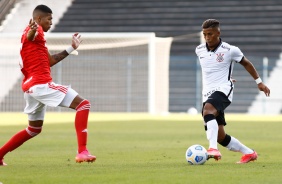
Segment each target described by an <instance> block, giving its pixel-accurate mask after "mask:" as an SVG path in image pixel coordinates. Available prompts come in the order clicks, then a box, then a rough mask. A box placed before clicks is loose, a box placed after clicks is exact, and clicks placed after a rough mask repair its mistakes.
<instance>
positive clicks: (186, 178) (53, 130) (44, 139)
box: [0, 113, 282, 184]
mask: <svg viewBox="0 0 282 184" xmlns="http://www.w3.org/2000/svg"><path fill="white" fill-rule="evenodd" d="M226 118H227V121H228V125H227V126H226V132H227V133H229V134H231V135H233V136H234V137H236V138H238V139H239V140H240V141H241V142H243V143H245V144H246V145H248V146H249V147H251V148H254V149H255V150H256V151H257V152H258V154H259V158H258V160H257V161H256V162H251V163H249V164H235V162H236V161H238V160H239V159H240V157H241V153H235V152H230V151H228V150H226V149H225V148H223V147H221V146H219V148H220V151H221V153H222V155H223V156H222V160H220V161H218V162H216V161H214V160H209V161H207V162H206V163H205V164H204V165H199V166H192V165H189V164H188V163H186V160H185V151H186V149H187V148H188V147H189V146H190V145H192V144H196V143H197V144H201V145H203V146H205V147H207V145H208V142H207V140H206V135H205V131H204V129H203V123H202V120H201V117H200V116H189V115H187V114H173V115H168V116H151V115H147V114H99V113H93V114H91V115H90V117H89V127H88V131H89V139H88V143H89V144H88V148H89V150H90V151H91V152H92V153H93V154H94V155H96V156H97V160H96V162H95V163H93V164H88V163H81V164H78V163H75V161H74V157H75V154H76V137H75V130H74V125H73V123H72V122H73V119H74V113H62V114H56V113H47V116H46V120H45V124H44V127H43V131H42V133H41V134H40V135H39V136H37V137H36V138H34V139H31V140H30V141H28V142H26V143H25V144H24V145H23V146H21V147H20V148H19V149H17V150H15V151H13V152H11V153H9V154H8V155H6V157H5V162H6V163H7V164H8V166H7V167H0V183H3V184H25V183H34V184H38V183H40V184H78V183H79V184H88V183H89V184H90V183H91V184H92V183H97V184H103V183H105V184H106V183H107V184H109V183H120V184H132V183H134V184H141V183H142V184H145V183H146V184H150V183H152V184H158V183H162V184H164V183H165V184H167V183H171V184H177V183H179V184H183V183H189V184H193V183H197V184H207V183H209V184H213V183H217V184H268V183H269V184H276V183H277V184H278V183H279V184H280V183H281V180H282V176H281V173H282V166H281V165H282V158H281V144H282V134H281V130H282V123H281V122H282V116H246V115H229V114H227V115H226ZM0 119H1V122H0V135H1V136H0V137H1V138H0V145H3V144H4V143H5V142H6V141H7V140H8V139H9V138H10V137H11V136H12V135H13V134H14V133H16V132H17V131H19V130H22V129H23V128H25V127H26V122H27V120H26V119H27V117H26V115H24V114H11V113H2V114H0Z"/></svg>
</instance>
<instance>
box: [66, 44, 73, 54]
mask: <svg viewBox="0 0 282 184" xmlns="http://www.w3.org/2000/svg"><path fill="white" fill-rule="evenodd" d="M74 50H75V49H74V48H73V47H72V46H69V47H68V48H67V49H66V51H67V53H68V54H71V53H72V52H73V51H74Z"/></svg>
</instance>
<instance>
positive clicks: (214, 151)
mask: <svg viewBox="0 0 282 184" xmlns="http://www.w3.org/2000/svg"><path fill="white" fill-rule="evenodd" d="M207 152H208V159H210V158H214V159H215V160H216V161H218V160H220V159H221V153H220V152H219V151H218V150H217V149H214V148H209V149H208V151H207Z"/></svg>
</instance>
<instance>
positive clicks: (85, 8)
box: [53, 0, 282, 113]
mask: <svg viewBox="0 0 282 184" xmlns="http://www.w3.org/2000/svg"><path fill="white" fill-rule="evenodd" d="M281 11H282V1H280V0H268V1H264V0H229V1H226V0H218V1H212V2H211V1H210V0H202V1H196V0H192V1H175V0H167V1H161V0H155V1H132V0H124V1H119V0H111V1H100V0H74V1H73V2H72V5H71V6H69V8H68V10H67V11H66V12H65V14H64V15H63V17H62V18H61V19H60V22H59V23H58V24H57V25H55V28H54V30H53V32H155V33H156V35H157V36H158V37H171V36H178V35H186V34H193V33H196V32H199V31H201V24H202V22H203V21H204V20H206V19H208V18H215V19H218V20H219V21H220V22H221V30H222V39H223V41H226V42H228V43H230V44H232V45H236V46H238V47H239V48H240V49H241V50H242V51H243V53H244V54H245V56H247V58H249V59H250V60H251V61H252V62H253V64H254V65H255V67H256V68H257V69H258V71H259V73H260V74H262V58H263V57H268V58H269V70H270V71H271V70H272V69H273V67H274V66H275V63H276V60H277V58H278V57H279V54H280V52H281V45H282V31H281V30H282V14H281ZM54 16H56V15H55V14H54ZM199 44H200V38H199V37H193V38H187V39H186V40H185V39H184V40H181V41H175V42H173V43H172V48H171V58H170V104H169V107H170V108H169V111H170V112H185V111H187V109H188V108H190V107H197V108H199V106H200V105H201V104H200V103H199V101H200V98H199V97H198V96H199V95H198V93H199V91H197V90H196V85H197V83H196V80H197V78H196V68H197V64H196V61H197V58H196V56H195V53H194V50H195V47H196V46H197V45H199ZM233 78H235V79H236V80H237V81H238V82H237V83H236V84H235V93H234V101H233V103H232V105H231V106H230V107H228V109H227V112H235V113H244V112H247V109H248V107H249V106H250V105H251V103H252V101H253V100H254V99H255V97H256V95H257V94H258V93H259V92H258V90H257V88H256V84H255V82H254V81H253V79H252V78H251V77H250V76H249V74H248V73H247V72H246V71H245V70H244V68H243V67H242V66H241V65H240V64H235V68H234V72H233Z"/></svg>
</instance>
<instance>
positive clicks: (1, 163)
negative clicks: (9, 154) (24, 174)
mask: <svg viewBox="0 0 282 184" xmlns="http://www.w3.org/2000/svg"><path fill="white" fill-rule="evenodd" d="M6 165H7V164H6V163H5V162H4V159H3V158H2V159H1V160H0V166H6Z"/></svg>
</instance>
